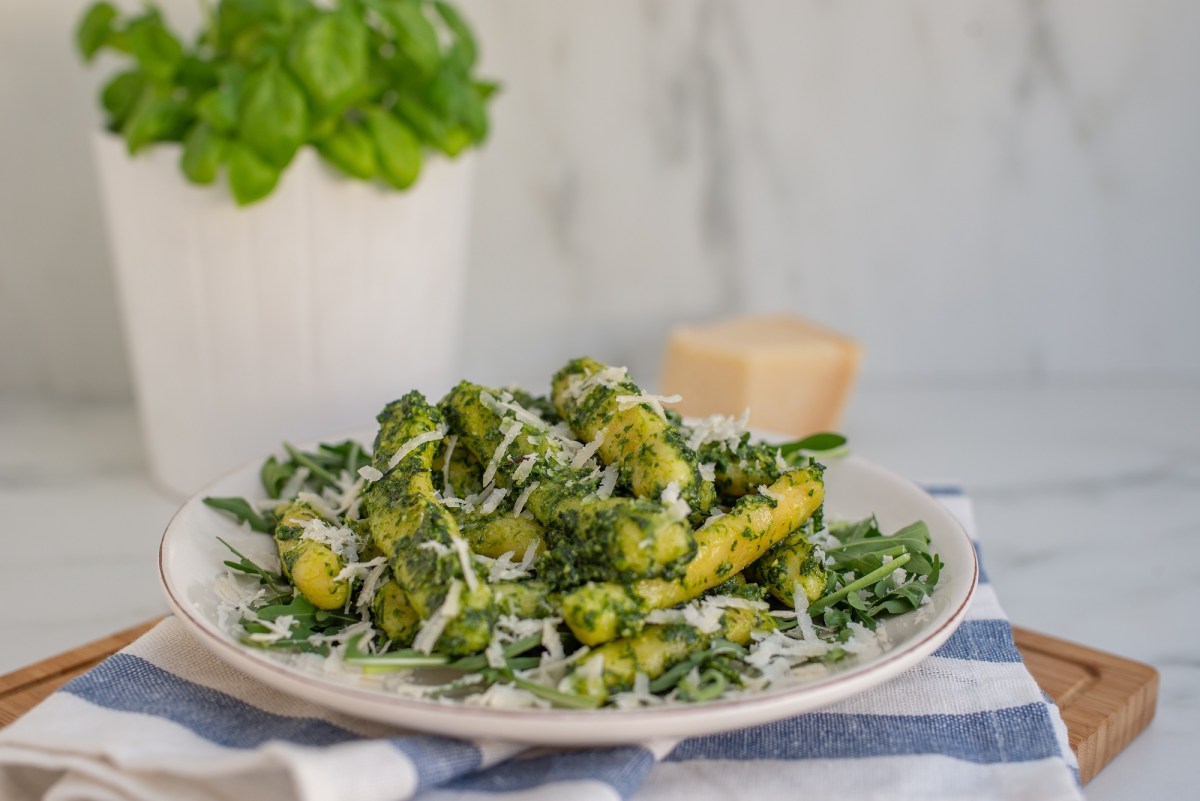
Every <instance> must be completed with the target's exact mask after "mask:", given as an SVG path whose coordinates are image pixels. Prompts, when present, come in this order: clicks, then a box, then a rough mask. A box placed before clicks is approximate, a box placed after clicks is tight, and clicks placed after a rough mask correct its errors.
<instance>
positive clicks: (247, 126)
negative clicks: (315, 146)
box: [238, 63, 308, 170]
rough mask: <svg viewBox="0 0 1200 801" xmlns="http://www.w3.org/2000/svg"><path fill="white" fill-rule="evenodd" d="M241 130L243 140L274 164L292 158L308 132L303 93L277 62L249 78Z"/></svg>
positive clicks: (279, 165) (278, 167) (284, 163)
mask: <svg viewBox="0 0 1200 801" xmlns="http://www.w3.org/2000/svg"><path fill="white" fill-rule="evenodd" d="M238 133H239V134H240V138H241V140H242V141H243V142H245V143H246V144H247V145H249V146H250V147H251V148H253V149H254V151H255V152H256V153H257V154H258V155H259V156H260V157H261V158H262V159H263V160H264V161H265V162H266V163H267V164H268V165H270V166H271V167H273V168H275V169H276V170H281V169H283V168H284V167H286V166H287V165H288V163H289V162H291V160H292V157H293V156H295V155H296V151H297V150H298V149H299V148H300V145H302V144H304V140H305V137H306V136H307V133H308V107H307V105H306V104H305V102H304V93H303V92H302V91H300V87H299V86H297V85H296V82H295V81H294V80H292V78H291V77H290V76H289V75H288V74H287V72H285V71H284V70H283V68H282V67H280V66H279V65H277V64H274V63H272V64H268V65H267V66H265V67H262V68H261V69H258V70H256V71H255V72H252V73H251V74H250V75H249V76H248V77H247V78H246V85H245V88H244V89H243V92H242V102H241V120H240V122H239V125H238Z"/></svg>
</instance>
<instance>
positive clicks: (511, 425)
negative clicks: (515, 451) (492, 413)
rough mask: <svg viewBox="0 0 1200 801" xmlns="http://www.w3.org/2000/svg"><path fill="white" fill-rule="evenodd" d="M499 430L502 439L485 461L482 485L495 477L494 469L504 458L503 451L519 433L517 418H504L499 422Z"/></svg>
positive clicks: (489, 482) (519, 425)
mask: <svg viewBox="0 0 1200 801" xmlns="http://www.w3.org/2000/svg"><path fill="white" fill-rule="evenodd" d="M500 431H501V432H502V433H503V434H504V439H502V440H500V444H499V445H497V446H496V451H495V453H493V454H492V458H491V460H490V461H488V463H487V468H486V469H485V470H484V471H483V485H484V486H487V485H488V484H491V483H492V481H493V480H494V479H495V478H496V469H497V468H498V467H499V466H500V460H501V459H503V458H504V452H505V451H506V450H508V446H509V445H512V444H513V440H515V439H516V438H517V435H518V434H520V433H521V423H520V421H518V420H504V421H502V422H501V423H500Z"/></svg>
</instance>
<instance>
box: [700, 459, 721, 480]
mask: <svg viewBox="0 0 1200 801" xmlns="http://www.w3.org/2000/svg"><path fill="white" fill-rule="evenodd" d="M700 478H702V479H704V480H705V481H716V479H717V465H716V463H715V462H704V463H703V464H702V465H700Z"/></svg>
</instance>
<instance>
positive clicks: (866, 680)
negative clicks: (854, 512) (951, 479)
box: [158, 439, 979, 745]
mask: <svg viewBox="0 0 1200 801" xmlns="http://www.w3.org/2000/svg"><path fill="white" fill-rule="evenodd" d="M318 441H321V442H324V441H333V440H328V439H321V440H318ZM259 461H261V460H252V461H249V462H246V463H244V464H242V465H240V466H238V467H236V468H233V469H231V470H228V471H226V472H224V473H223V474H221V476H219V477H218V478H216V479H214V480H213V481H210V482H209V483H208V484H206V485H205V486H204V487H203V488H201V489H200V490H199V491H197V492H196V493H195V494H193V495H192V496H191V497H190V498H188V499H187V500H186V501H184V502H183V503H182V504H181V505H180V507H179V508H178V509H177V510H176V511H175V513H174V514H173V515H172V516H171V519H170V520H169V521H168V522H167V524H166V526H165V528H164V530H163V534H162V537H161V539H160V540H159V549H158V578H159V584H160V586H161V587H162V590H163V593H164V595H165V596H166V600H167V605H168V606H169V607H170V608H171V611H172V613H173V614H174V615H175V617H176V618H177V619H179V620H180V622H181V623H182V624H183V626H184V628H185V629H186V630H188V632H189V633H190V634H191V635H192V636H193V637H194V638H197V639H198V640H199V641H200V643H201V644H202V645H204V646H205V647H206V648H207V649H208V650H209V651H210V652H211V653H213V654H214V655H216V656H217V657H219V658H220V659H222V661H224V662H225V663H226V664H228V665H230V666H231V667H233V668H235V669H237V670H241V671H243V672H247V673H250V674H251V675H253V676H254V677H256V678H258V679H260V680H262V681H264V682H265V683H267V684H269V685H270V686H271V687H272V688H273V689H275V690H276V691H279V692H282V693H285V694H288V695H291V696H296V697H300V699H301V700H304V701H307V702H309V703H314V704H316V705H318V706H322V707H325V708H329V709H333V710H334V711H336V712H339V713H341V714H346V715H350V716H351V717H364V718H367V719H370V720H374V721H376V722H383V723H388V724H392V725H400V726H403V727H405V728H409V729H416V730H420V731H424V732H430V733H437V734H444V735H450V736H463V735H462V731H463V729H464V728H466V727H468V726H471V725H472V724H473V723H474V724H478V723H486V722H491V723H492V724H493V725H498V726H503V725H508V724H516V723H530V722H537V723H542V724H546V725H549V726H552V730H551V731H548V732H543V733H542V735H541V736H537V734H536V733H531V735H530V736H521V732H520V731H515V732H508V733H506V734H505V735H504V736H503V738H502V739H507V740H510V741H514V742H525V743H533V744H552V743H569V744H572V745H615V744H620V743H633V742H641V741H645V740H646V739H647V737H646V736H645V735H643V736H637V735H636V734H635V733H630V734H628V735H626V736H619V735H618V736H612V735H604V734H603V733H600V732H589V733H587V734H585V735H583V736H578V737H576V736H573V735H571V734H569V733H564V732H563V731H561V730H560V729H562V728H570V727H572V726H579V725H582V724H584V723H599V722H601V721H612V720H620V721H625V722H628V723H630V724H634V725H636V724H638V723H647V722H650V721H663V720H668V721H670V722H671V723H672V724H675V725H679V724H680V723H681V722H683V721H688V720H692V719H694V720H695V721H696V722H697V723H699V722H700V721H701V720H703V719H705V718H710V717H712V716H718V717H733V718H737V719H739V720H740V719H742V718H743V717H745V718H747V720H746V722H745V723H744V724H734V725H729V723H728V722H722V723H718V724H717V725H708V726H701V727H699V728H698V729H697V730H696V731H694V732H688V733H687V735H680V736H693V735H695V734H704V733H712V732H716V731H728V730H731V729H734V728H741V727H742V726H743V725H745V726H749V725H757V724H760V723H763V722H767V721H769V720H778V719H782V718H784V717H788V716H790V715H792V714H800V713H803V712H808V711H814V710H817V709H821V708H823V707H826V706H828V705H830V704H833V703H836V702H838V701H841V700H844V699H845V698H848V697H851V696H853V695H855V694H857V693H859V692H863V691H866V690H867V689H870V688H871V687H875V686H878V685H881V684H884V683H886V682H887V681H890V680H892V679H894V678H895V677H896V676H898V675H899V674H900V673H902V672H903V671H905V670H907V669H908V668H910V667H912V666H913V665H915V664H917V663H918V662H920V661H922V660H924V659H925V658H927V657H928V656H930V655H931V654H932V653H933V652H934V651H936V650H937V649H938V648H939V647H941V645H942V644H943V643H945V642H946V640H948V639H949V638H950V636H951V635H952V634H953V633H954V631H956V630H957V629H958V627H959V626H960V625H961V624H962V622H963V620H965V618H966V614H967V610H968V608H969V607H970V604H971V601H972V600H973V599H974V597H975V593H976V590H977V589H978V587H979V555H978V552H977V551H976V549H975V546H974V542H973V541H972V540H971V538H970V536H969V535H968V534H967V532H966V530H965V529H964V527H963V526H962V523H961V522H959V520H958V519H957V518H956V517H954V515H953V514H951V513H950V512H949V510H947V509H945V507H944V506H941V504H940V503H939V502H938V500H937V499H936V498H935V497H933V496H932V495H931V494H930V493H928V492H926V491H925V489H924V488H922V487H921V486H920V485H919V484H917V483H915V482H913V481H911V480H909V479H907V478H904V477H902V476H900V475H898V474H896V473H893V472H892V471H890V470H888V469H887V468H885V467H882V466H880V465H878V464H876V463H874V462H872V461H870V460H867V459H864V458H862V457H859V456H855V455H849V456H845V457H840V458H839V461H853V462H854V463H856V464H857V465H858V466H860V467H863V468H866V469H868V470H871V471H875V472H876V473H878V474H881V475H883V476H884V477H886V478H887V479H890V480H893V481H898V482H901V483H903V484H905V485H907V488H909V489H911V490H913V491H915V492H918V493H920V494H921V495H922V496H924V498H925V499H927V500H928V501H930V502H932V503H935V504H938V506H939V507H940V508H941V509H942V511H944V512H945V514H946V517H947V519H948V520H949V521H950V522H952V523H953V530H954V533H955V535H956V536H958V537H961V538H962V540H963V542H965V544H966V550H967V553H969V554H970V574H971V575H970V580H969V582H968V584H967V588H966V592H965V593H964V595H963V597H962V599H961V600H960V601H959V603H958V605H957V607H956V608H954V610H953V611H952V612H951V614H950V615H949V616H948V617H947V618H946V619H945V620H944V621H943V622H942V623H941V624H940V625H938V626H937V627H935V628H932V629H929V630H928V631H921V632H920V633H918V634H917V635H916V637H915V638H914V640H912V641H910V642H908V643H905V644H903V646H901V647H898V648H896V649H894V650H892V651H889V652H885V653H884V654H883V655H882V656H880V657H878V658H876V659H875V660H873V661H872V662H871V663H870V664H869V665H865V666H863V667H862V668H861V669H858V670H855V669H853V668H851V669H849V670H847V671H845V672H840V673H835V674H833V675H830V676H827V677H825V678H822V679H816V680H814V681H810V682H806V683H803V684H799V685H795V686H791V687H781V688H778V689H774V690H763V691H759V692H756V693H753V694H746V695H742V696H737V697H734V698H727V699H722V700H717V701H709V702H703V703H698V704H679V705H672V706H661V707H659V706H656V707H641V708H636V709H615V708H611V707H602V708H600V709H589V710H575V709H559V708H550V709H507V708H496V707H482V706H467V705H464V704H452V703H439V702H437V701H430V700H424V699H416V698H408V697H405V696H401V695H389V694H387V693H386V692H384V691H381V690H373V689H367V688H361V687H354V686H351V685H349V684H342V683H338V682H334V681H329V680H324V679H322V678H320V677H319V676H317V675H314V674H310V673H307V672H305V671H302V670H299V669H295V668H291V667H289V666H287V665H284V664H282V663H280V662H279V661H277V660H275V659H272V658H271V657H269V656H267V655H265V654H260V653H257V652H255V651H254V650H252V649H250V648H247V647H245V646H241V645H239V644H237V643H235V642H233V641H232V640H230V639H228V638H227V637H226V636H223V635H222V634H220V633H219V632H216V631H214V630H213V626H214V625H215V624H213V623H212V622H211V621H208V620H206V619H201V618H202V616H201V615H200V614H199V613H197V612H195V611H194V610H191V609H189V608H188V607H189V605H188V604H187V603H185V602H184V601H183V600H182V599H181V598H178V597H176V592H175V590H174V589H173V588H172V579H171V578H170V577H169V576H168V573H169V570H168V567H167V562H166V559H167V550H168V547H169V543H168V539H169V537H171V535H172V530H173V528H174V527H175V524H176V521H177V520H178V519H179V517H180V515H182V514H183V513H184V512H185V511H186V510H188V509H189V508H191V507H193V505H194V504H196V503H202V502H203V497H204V496H205V495H207V494H210V492H209V491H210V489H211V488H213V487H215V486H217V485H219V484H221V483H222V482H224V481H226V480H227V479H230V478H232V477H234V476H236V475H239V474H241V473H243V472H244V471H247V470H254V469H256V465H257V464H258V462H259ZM182 589H183V588H182V587H180V588H179V590H180V591H182ZM297 683H298V684H301V685H304V687H305V689H306V690H309V691H312V692H311V694H301V692H300V691H299V690H298V689H296V688H295V687H293V686H288V685H294V684H297ZM860 685H861V686H860ZM814 691H819V694H820V695H821V696H822V698H821V699H820V700H815V701H814V699H812V698H811V697H810V696H811V695H812V694H813V693H814ZM328 693H332V694H334V695H337V696H342V697H343V700H346V697H347V696H348V697H349V699H351V700H354V701H356V702H358V703H357V704H356V706H355V709H346V708H342V707H334V706H331V703H328V702H325V701H323V700H322V699H321V697H320V696H322V695H325V694H328ZM772 707H774V708H775V709H772ZM785 707H788V708H791V707H795V708H794V709H792V710H791V711H787V712H783V713H781V714H773V713H774V712H775V711H778V710H779V709H782V708H785ZM376 708H378V709H379V710H386V713H385V712H383V711H381V712H380V713H379V714H374V712H375V710H376ZM764 710H770V712H769V713H768V715H766V716H763V715H762V714H761V713H762V712H763V711H764ZM755 712H758V713H759V714H758V715H755V714H754V713H755ZM404 713H415V715H416V718H413V719H406V720H403V721H401V720H399V719H398V718H399V716H400V715H402V714H404ZM426 713H429V714H430V715H432V716H433V717H443V716H445V717H447V718H450V719H452V720H448V721H447V725H445V726H440V725H437V724H436V722H435V723H434V725H430V721H428V720H426V719H425V717H426ZM656 736H661V735H656ZM667 736H670V735H667ZM487 739H497V738H496V737H488V738H487Z"/></svg>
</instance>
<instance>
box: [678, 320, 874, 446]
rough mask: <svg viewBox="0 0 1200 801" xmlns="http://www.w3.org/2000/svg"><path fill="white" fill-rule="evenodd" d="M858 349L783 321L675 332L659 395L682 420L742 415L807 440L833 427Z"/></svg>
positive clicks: (817, 329)
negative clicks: (675, 399) (675, 398)
mask: <svg viewBox="0 0 1200 801" xmlns="http://www.w3.org/2000/svg"><path fill="white" fill-rule="evenodd" d="M859 355H860V348H859V346H858V343H857V342H855V341H854V340H852V339H849V338H848V337H845V336H842V335H841V334H838V333H835V332H833V331H830V330H829V329H827V328H824V327H822V326H819V325H817V324H815V323H811V322H808V321H806V320H802V319H800V318H798V317H792V316H788V315H776V316H761V317H743V318H739V319H735V320H726V321H723V322H719V323H713V324H709V325H699V326H686V327H681V328H676V329H675V330H673V331H672V332H671V338H670V341H669V342H668V345H667V354H666V360H665V363H664V366H663V376H662V392H663V393H664V394H668V395H674V394H679V395H682V396H683V401H682V402H680V403H679V404H678V405H677V406H675V408H676V409H677V410H678V411H679V412H680V413H681V414H684V415H691V416H696V417H707V416H708V415H710V414H730V415H740V414H741V413H742V411H743V410H745V409H746V408H749V409H750V425H751V426H754V427H755V428H760V429H765V430H769V431H778V432H780V433H783V434H795V435H797V436H805V435H807V434H812V433H815V432H817V431H828V430H831V429H833V428H835V427H836V426H837V423H838V420H839V418H840V417H841V413H842V409H843V407H844V406H845V404H846V401H847V399H848V398H849V395H850V389H851V386H852V385H853V382H854V377H855V374H856V373H857V371H858V361H859Z"/></svg>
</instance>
